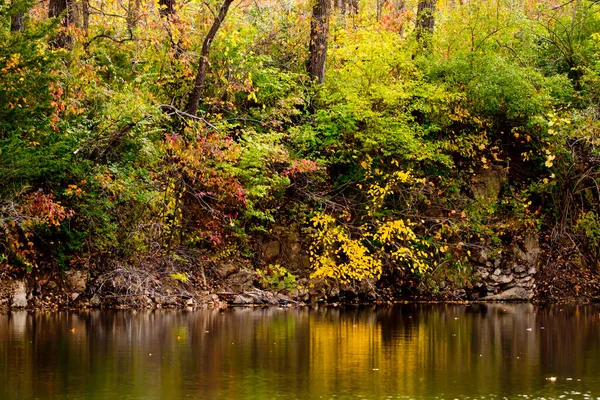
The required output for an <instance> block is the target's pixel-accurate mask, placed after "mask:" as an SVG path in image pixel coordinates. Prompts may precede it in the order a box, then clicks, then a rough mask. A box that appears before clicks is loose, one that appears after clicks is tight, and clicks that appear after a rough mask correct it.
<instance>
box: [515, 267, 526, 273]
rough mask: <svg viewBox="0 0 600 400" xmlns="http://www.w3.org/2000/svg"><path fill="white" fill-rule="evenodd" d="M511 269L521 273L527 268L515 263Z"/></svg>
mask: <svg viewBox="0 0 600 400" xmlns="http://www.w3.org/2000/svg"><path fill="white" fill-rule="evenodd" d="M513 271H515V273H517V274H522V273H523V272H525V271H527V268H526V267H525V266H524V265H517V266H516V267H514V269H513Z"/></svg>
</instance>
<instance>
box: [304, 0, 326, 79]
mask: <svg viewBox="0 0 600 400" xmlns="http://www.w3.org/2000/svg"><path fill="white" fill-rule="evenodd" d="M330 13H331V2H330V0H316V3H315V4H314V5H313V9H312V19H311V22H310V44H309V48H308V52H309V58H308V68H307V69H308V74H309V75H310V77H311V78H312V79H314V80H316V81H317V82H319V83H323V82H325V62H326V59H327V38H328V36H329V14H330Z"/></svg>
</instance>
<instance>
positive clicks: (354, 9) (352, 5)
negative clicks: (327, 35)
mask: <svg viewBox="0 0 600 400" xmlns="http://www.w3.org/2000/svg"><path fill="white" fill-rule="evenodd" d="M348 6H349V9H350V10H349V11H350V13H351V14H358V0H348Z"/></svg>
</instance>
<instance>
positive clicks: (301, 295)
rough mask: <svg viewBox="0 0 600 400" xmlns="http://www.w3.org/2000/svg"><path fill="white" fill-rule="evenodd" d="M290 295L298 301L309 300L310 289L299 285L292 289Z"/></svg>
mask: <svg viewBox="0 0 600 400" xmlns="http://www.w3.org/2000/svg"><path fill="white" fill-rule="evenodd" d="M290 296H291V297H292V299H294V300H296V301H308V290H306V289H305V288H304V287H303V286H298V287H295V288H293V289H292V290H291V291H290Z"/></svg>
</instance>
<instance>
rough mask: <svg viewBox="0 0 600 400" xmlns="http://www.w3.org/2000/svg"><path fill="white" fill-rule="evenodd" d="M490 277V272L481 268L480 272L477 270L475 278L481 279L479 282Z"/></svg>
mask: <svg viewBox="0 0 600 400" xmlns="http://www.w3.org/2000/svg"><path fill="white" fill-rule="evenodd" d="M489 276H490V271H488V270H487V269H485V268H480V269H479V270H477V272H476V273H475V278H476V279H479V280H485V279H487V278H488V277H489Z"/></svg>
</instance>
